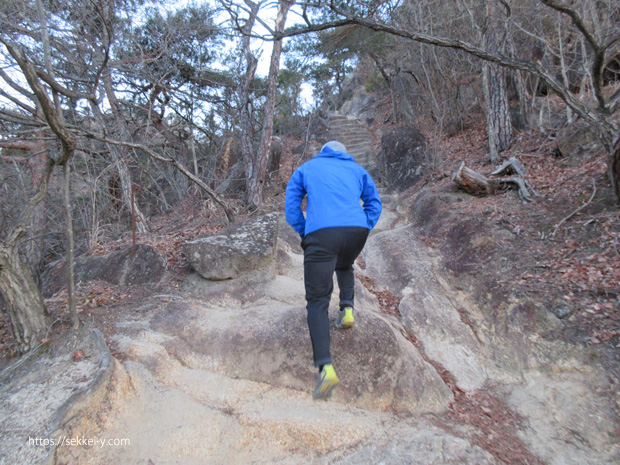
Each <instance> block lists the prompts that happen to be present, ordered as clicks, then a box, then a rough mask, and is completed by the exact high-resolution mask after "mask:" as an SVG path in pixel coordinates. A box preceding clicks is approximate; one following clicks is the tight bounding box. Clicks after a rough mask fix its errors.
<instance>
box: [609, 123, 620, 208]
mask: <svg viewBox="0 0 620 465" xmlns="http://www.w3.org/2000/svg"><path fill="white" fill-rule="evenodd" d="M609 179H610V180H611V185H612V187H613V189H614V192H615V193H616V197H617V198H618V200H619V201H620V134H617V135H616V143H615V145H614V148H613V151H612V153H611V159H610V160H609Z"/></svg>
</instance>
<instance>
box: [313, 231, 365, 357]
mask: <svg viewBox="0 0 620 465" xmlns="http://www.w3.org/2000/svg"><path fill="white" fill-rule="evenodd" d="M368 232H369V230H368V229H367V228H361V227H338V228H324V229H319V230H318V231H314V232H312V233H310V234H308V235H307V236H306V237H305V238H304V240H303V241H302V243H301V245H302V247H303V249H304V283H305V286H306V302H307V305H306V309H307V310H308V329H309V330H310V339H311V340H312V350H313V353H314V365H315V366H320V365H325V364H328V363H332V357H331V353H330V348H329V318H328V309H329V301H330V299H331V295H332V291H333V290H334V281H333V276H334V271H336V277H337V280H338V287H339V288H340V307H341V308H342V307H344V306H348V307H353V298H354V289H355V276H354V274H353V263H354V262H355V259H356V258H357V256H358V255H359V254H360V252H361V251H362V249H363V248H364V244H366V239H367V238H368Z"/></svg>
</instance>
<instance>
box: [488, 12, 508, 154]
mask: <svg viewBox="0 0 620 465" xmlns="http://www.w3.org/2000/svg"><path fill="white" fill-rule="evenodd" d="M487 15H488V21H489V23H488V27H487V31H486V34H485V37H484V41H485V44H486V47H487V48H488V49H489V50H490V51H498V50H499V49H500V48H501V43H500V42H501V41H500V31H501V23H502V22H503V19H504V18H503V16H504V12H503V9H502V8H498V7H497V5H496V4H495V2H494V0H489V1H488V2H487ZM483 76H484V78H485V79H484V84H483V85H484V86H485V100H486V104H487V108H486V111H487V123H488V128H489V151H490V152H491V161H492V162H494V163H495V162H497V157H496V153H497V152H502V151H504V150H506V149H507V148H509V147H510V145H511V144H512V136H513V128H512V120H511V119H510V105H509V103H508V92H507V91H506V72H505V71H504V69H503V68H502V67H500V66H499V65H497V64H495V63H490V62H486V63H485V64H484V71H483ZM491 144H495V145H494V146H492V145H491Z"/></svg>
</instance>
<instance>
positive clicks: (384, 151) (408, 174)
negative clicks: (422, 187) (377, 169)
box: [379, 126, 432, 192]
mask: <svg viewBox="0 0 620 465" xmlns="http://www.w3.org/2000/svg"><path fill="white" fill-rule="evenodd" d="M431 163H432V153H431V152H430V148H429V147H427V144H426V138H425V137H424V135H423V134H422V133H421V132H420V131H419V130H417V129H416V128H414V127H412V126H402V127H399V128H396V129H394V130H392V131H390V132H388V133H387V134H385V135H384V136H383V137H382V138H381V153H380V154H379V165H380V166H381V168H382V170H383V172H384V176H385V179H386V182H387V183H388V187H389V188H391V189H392V190H396V191H399V192H402V191H404V190H406V189H408V188H409V187H411V186H413V185H414V184H415V183H416V182H417V181H418V180H419V179H420V178H421V176H422V173H423V172H424V171H425V170H427V169H428V168H429V167H430V166H429V165H430V164H431Z"/></svg>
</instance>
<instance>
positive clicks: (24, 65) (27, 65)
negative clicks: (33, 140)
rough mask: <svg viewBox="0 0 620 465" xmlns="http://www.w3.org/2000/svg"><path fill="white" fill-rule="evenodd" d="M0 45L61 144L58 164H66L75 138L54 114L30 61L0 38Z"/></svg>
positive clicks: (15, 46)
mask: <svg viewBox="0 0 620 465" xmlns="http://www.w3.org/2000/svg"><path fill="white" fill-rule="evenodd" d="M0 43H2V44H4V46H5V47H6V48H7V50H8V51H9V53H10V54H11V56H12V57H13V59H15V61H16V62H17V64H18V65H19V67H20V68H21V70H22V72H23V73H24V76H25V77H26V80H27V81H28V85H29V86H30V88H31V89H32V91H33V92H34V94H35V95H36V97H37V100H38V101H39V104H40V105H41V109H42V110H43V114H44V115H45V120H46V121H47V124H49V126H50V128H51V129H52V131H54V133H55V134H56V135H57V136H58V138H59V139H60V141H61V143H62V146H63V156H62V157H61V159H60V160H58V163H59V164H64V163H66V162H67V160H68V159H69V157H70V156H71V153H72V152H73V150H74V149H75V145H76V142H75V137H74V136H73V135H72V134H71V133H70V132H69V131H67V128H66V127H65V126H64V125H63V124H62V123H61V121H60V120H59V118H58V114H57V113H56V110H55V108H54V106H53V104H52V102H51V100H50V99H49V96H48V95H47V92H45V89H44V88H43V86H42V85H41V83H40V82H39V79H38V78H37V72H36V69H35V67H34V65H33V64H32V62H31V61H30V60H28V59H27V58H26V56H25V55H24V52H23V51H22V50H21V48H20V47H19V46H17V45H15V44H13V43H12V42H9V41H7V40H5V39H4V38H2V37H0Z"/></svg>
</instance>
